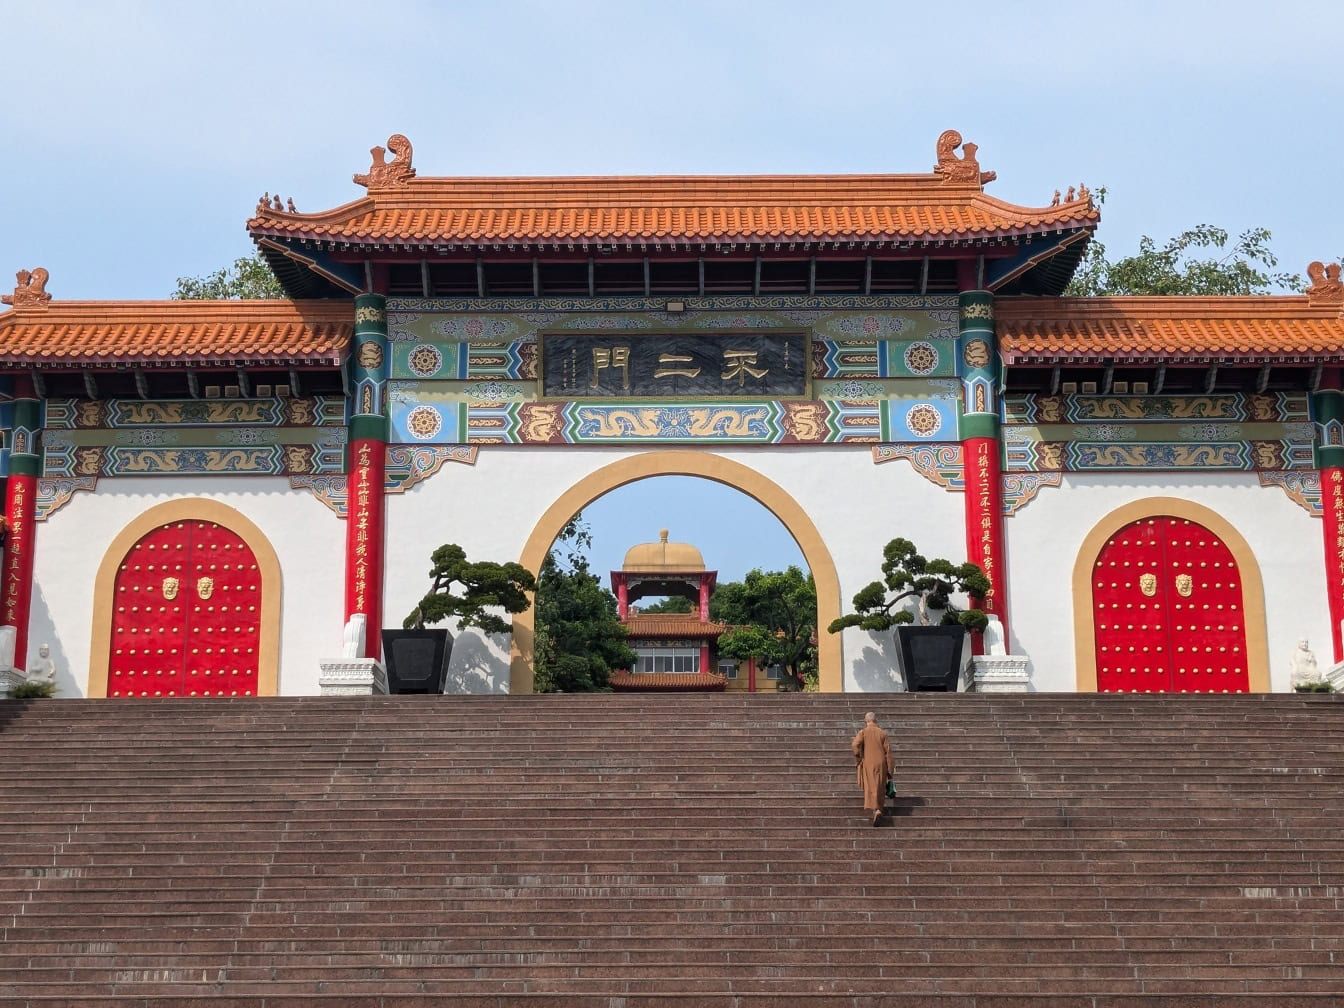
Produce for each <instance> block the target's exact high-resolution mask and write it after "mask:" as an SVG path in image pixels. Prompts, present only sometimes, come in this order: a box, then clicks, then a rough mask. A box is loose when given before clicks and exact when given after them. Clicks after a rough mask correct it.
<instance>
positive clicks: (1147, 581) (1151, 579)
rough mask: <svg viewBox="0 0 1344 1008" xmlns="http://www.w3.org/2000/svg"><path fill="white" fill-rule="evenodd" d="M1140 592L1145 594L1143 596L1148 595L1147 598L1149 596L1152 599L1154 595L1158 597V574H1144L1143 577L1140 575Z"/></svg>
mask: <svg viewBox="0 0 1344 1008" xmlns="http://www.w3.org/2000/svg"><path fill="white" fill-rule="evenodd" d="M1139 591H1141V592H1143V594H1144V595H1146V596H1148V597H1149V598H1152V597H1153V596H1154V595H1156V594H1157V575H1156V574H1142V575H1140V576H1139Z"/></svg>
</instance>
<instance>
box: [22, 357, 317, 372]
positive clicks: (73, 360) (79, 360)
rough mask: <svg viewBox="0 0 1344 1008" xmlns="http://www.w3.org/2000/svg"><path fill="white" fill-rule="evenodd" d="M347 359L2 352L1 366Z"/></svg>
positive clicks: (299, 363)
mask: <svg viewBox="0 0 1344 1008" xmlns="http://www.w3.org/2000/svg"><path fill="white" fill-rule="evenodd" d="M343 363H344V356H343V355H342V354H339V353H331V354H318V355H289V354H278V355H277V354H245V353H241V354H177V355H169V354H130V353H128V354H73V353H71V354H22V353H0V367H59V368H65V369H72V370H80V369H89V368H127V367H152V368H179V367H180V368H192V367H253V368H256V367H313V366H320V367H332V368H338V367H340V366H341V365H342V364H343Z"/></svg>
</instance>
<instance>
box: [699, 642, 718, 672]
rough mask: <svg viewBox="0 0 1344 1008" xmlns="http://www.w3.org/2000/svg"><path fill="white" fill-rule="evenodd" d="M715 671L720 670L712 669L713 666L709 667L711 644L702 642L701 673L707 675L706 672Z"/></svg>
mask: <svg viewBox="0 0 1344 1008" xmlns="http://www.w3.org/2000/svg"><path fill="white" fill-rule="evenodd" d="M715 671H718V670H717V669H712V668H710V667H709V645H708V644H701V645H700V674H701V675H705V674H706V673H709V672H715Z"/></svg>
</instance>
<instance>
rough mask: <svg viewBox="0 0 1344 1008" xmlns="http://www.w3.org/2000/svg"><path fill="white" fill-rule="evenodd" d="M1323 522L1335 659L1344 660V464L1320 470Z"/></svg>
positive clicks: (1331, 637) (1331, 633)
mask: <svg viewBox="0 0 1344 1008" xmlns="http://www.w3.org/2000/svg"><path fill="white" fill-rule="evenodd" d="M1321 517H1322V519H1324V520H1323V521H1322V523H1321V525H1322V532H1323V533H1324V535H1325V597H1326V601H1327V603H1328V604H1329V607H1330V639H1331V641H1332V643H1333V645H1334V654H1335V661H1344V632H1342V631H1341V630H1340V621H1341V620H1344V467H1341V466H1327V467H1326V468H1323V469H1322V470H1321Z"/></svg>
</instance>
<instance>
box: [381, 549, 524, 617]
mask: <svg viewBox="0 0 1344 1008" xmlns="http://www.w3.org/2000/svg"><path fill="white" fill-rule="evenodd" d="M431 560H432V562H433V564H434V567H433V569H432V570H431V571H430V572H429V576H430V578H431V579H432V581H433V584H432V586H431V587H430V589H429V591H428V592H427V593H426V595H425V597H424V598H422V599H421V600H420V604H419V605H417V606H416V607H415V609H414V610H413V611H412V612H411V614H410V615H409V616H407V617H406V619H405V621H404V622H403V623H402V626H403V627H405V628H406V629H407V630H411V629H417V630H418V629H421V628H423V627H424V626H426V625H427V624H430V623H441V622H442V621H444V620H446V619H456V620H457V625H458V626H459V627H473V626H474V627H479V628H480V629H481V630H484V631H485V632H486V633H492V634H493V633H508V632H509V631H510V630H511V629H513V626H512V624H511V623H510V622H508V621H507V620H504V619H502V618H500V617H499V616H497V615H496V614H495V613H493V612H490V611H489V610H491V609H503V610H504V611H505V612H506V613H509V614H513V613H520V612H524V611H526V609H527V607H528V606H529V605H531V604H532V600H531V599H529V598H528V597H527V593H528V592H530V591H535V590H536V588H537V581H536V578H534V577H533V576H532V572H531V571H530V570H528V569H527V568H526V567H524V566H523V565H522V564H517V563H512V562H510V563H503V564H499V563H493V562H491V561H483V562H481V563H470V562H469V561H468V560H467V554H466V552H465V551H464V550H463V549H462V547H461V546H459V545H457V543H447V544H446V545H443V546H440V547H439V548H438V549H436V550H435V551H434V553H433V556H432V557H431ZM454 586H459V588H458V590H454Z"/></svg>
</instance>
